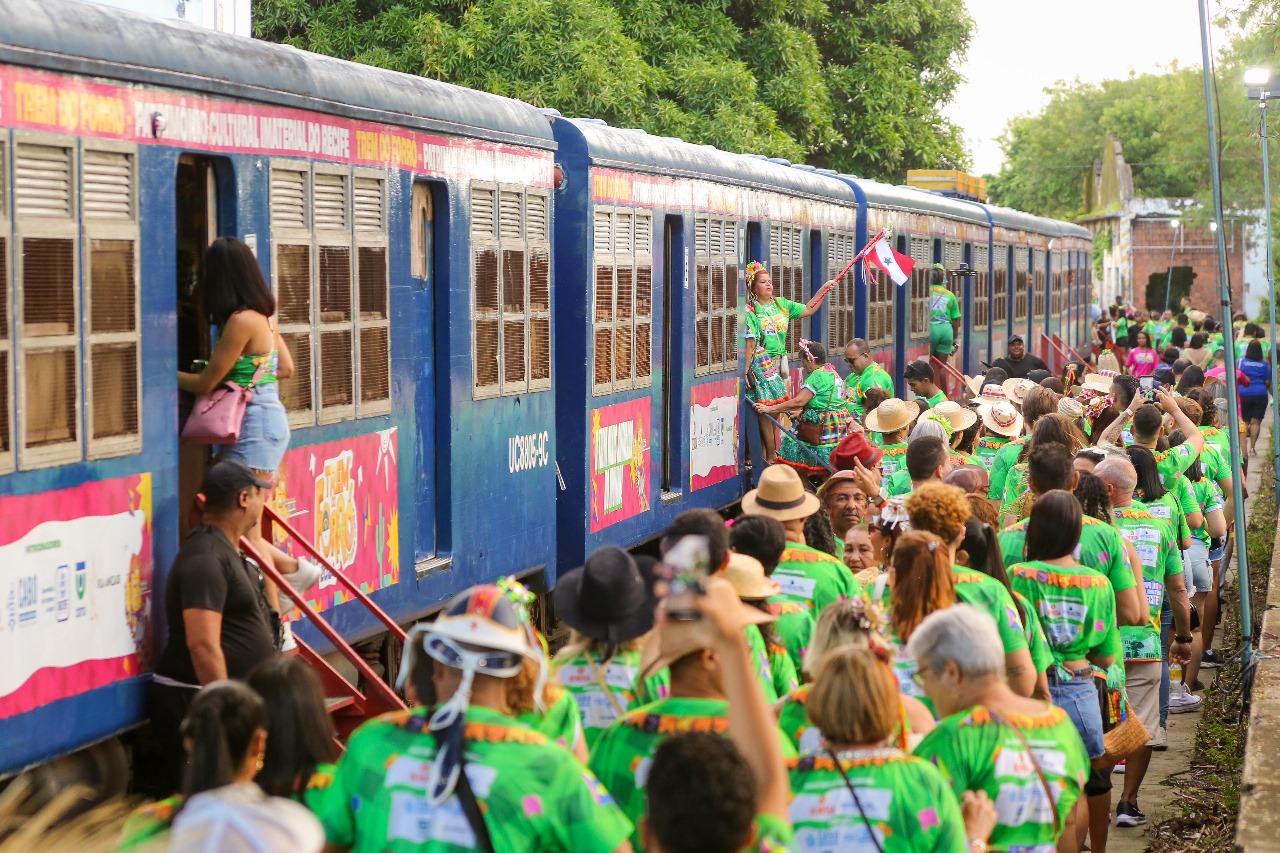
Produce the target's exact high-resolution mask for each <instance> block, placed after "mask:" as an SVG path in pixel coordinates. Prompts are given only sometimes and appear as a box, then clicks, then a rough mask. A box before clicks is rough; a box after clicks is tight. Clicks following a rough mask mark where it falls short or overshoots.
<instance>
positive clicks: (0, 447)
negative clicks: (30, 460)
mask: <svg viewBox="0 0 1280 853" xmlns="http://www.w3.org/2000/svg"><path fill="white" fill-rule="evenodd" d="M11 148H12V147H11V145H10V144H9V136H8V134H7V133H2V132H0V300H3V303H2V304H3V310H4V314H3V318H4V319H3V322H0V358H3V365H0V380H3V382H4V390H3V393H2V394H0V406H3V407H4V418H3V420H0V442H3V443H2V444H0V473H9V472H10V471H13V470H14V461H15V453H14V446H15V441H14V438H15V432H16V428H17V424H16V419H15V418H14V412H15V411H16V409H15V407H14V395H15V393H16V388H15V382H14V380H13V376H14V352H15V347H14V335H13V322H14V314H15V312H14V311H13V305H14V304H15V301H14V299H13V295H14V288H15V287H16V271H15V270H14V262H15V257H14V256H15V252H14V250H13V243H14V240H13V229H12V224H13V220H12V218H11V217H10V216H9V203H10V201H11V199H12V195H13V193H12V192H11V191H10V186H9V175H10V172H9V152H10V150H11Z"/></svg>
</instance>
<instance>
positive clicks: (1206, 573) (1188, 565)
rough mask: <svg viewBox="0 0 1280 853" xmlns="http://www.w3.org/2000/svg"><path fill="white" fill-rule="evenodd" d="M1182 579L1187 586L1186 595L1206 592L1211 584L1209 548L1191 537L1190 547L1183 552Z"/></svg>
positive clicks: (1211, 573)
mask: <svg viewBox="0 0 1280 853" xmlns="http://www.w3.org/2000/svg"><path fill="white" fill-rule="evenodd" d="M1183 554H1184V556H1185V558H1184V559H1183V561H1182V579H1183V581H1184V582H1185V583H1186V585H1187V595H1188V596H1191V595H1195V594H1196V593H1198V592H1208V591H1209V586H1210V585H1211V584H1212V583H1213V572H1212V571H1210V569H1209V546H1208V545H1207V544H1206V543H1204V542H1201V541H1200V540H1199V539H1196V538H1195V537H1194V536H1193V537H1191V547H1190V548H1188V549H1187V550H1186V551H1184V552H1183Z"/></svg>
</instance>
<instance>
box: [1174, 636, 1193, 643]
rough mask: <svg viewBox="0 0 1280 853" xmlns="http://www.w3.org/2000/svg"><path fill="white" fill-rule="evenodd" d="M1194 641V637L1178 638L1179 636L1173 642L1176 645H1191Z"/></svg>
mask: <svg viewBox="0 0 1280 853" xmlns="http://www.w3.org/2000/svg"><path fill="white" fill-rule="evenodd" d="M1194 640H1195V637H1192V636H1190V635H1188V636H1185V637H1178V636H1175V637H1174V638H1173V641H1174V642H1175V643H1190V642H1193V641H1194Z"/></svg>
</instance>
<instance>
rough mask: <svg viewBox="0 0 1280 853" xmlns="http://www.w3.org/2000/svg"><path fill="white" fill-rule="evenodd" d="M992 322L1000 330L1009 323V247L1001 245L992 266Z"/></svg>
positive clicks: (997, 248) (998, 244)
mask: <svg viewBox="0 0 1280 853" xmlns="http://www.w3.org/2000/svg"><path fill="white" fill-rule="evenodd" d="M991 322H992V323H995V324H996V325H997V327H999V328H1003V327H1004V325H1005V324H1006V323H1008V322H1009V247H1008V246H1006V245H1003V244H1000V243H997V244H996V254H995V262H994V263H993V264H992V285H991Z"/></svg>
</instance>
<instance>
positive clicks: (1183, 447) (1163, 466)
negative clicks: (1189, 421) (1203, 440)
mask: <svg viewBox="0 0 1280 853" xmlns="http://www.w3.org/2000/svg"><path fill="white" fill-rule="evenodd" d="M1199 455H1200V454H1199V453H1198V452H1197V451H1196V449H1195V448H1194V447H1191V446H1190V445H1189V444H1179V445H1178V446H1177V447H1170V448H1169V449H1168V450H1164V451H1160V452H1158V453H1156V454H1155V457H1156V470H1157V471H1159V472H1160V480H1161V482H1163V483H1164V487H1165V488H1166V489H1172V488H1173V481H1174V478H1175V477H1177V475H1179V474H1185V473H1186V471H1187V469H1188V468H1190V467H1191V466H1192V464H1194V463H1195V461H1196V457H1197V456H1199Z"/></svg>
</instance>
